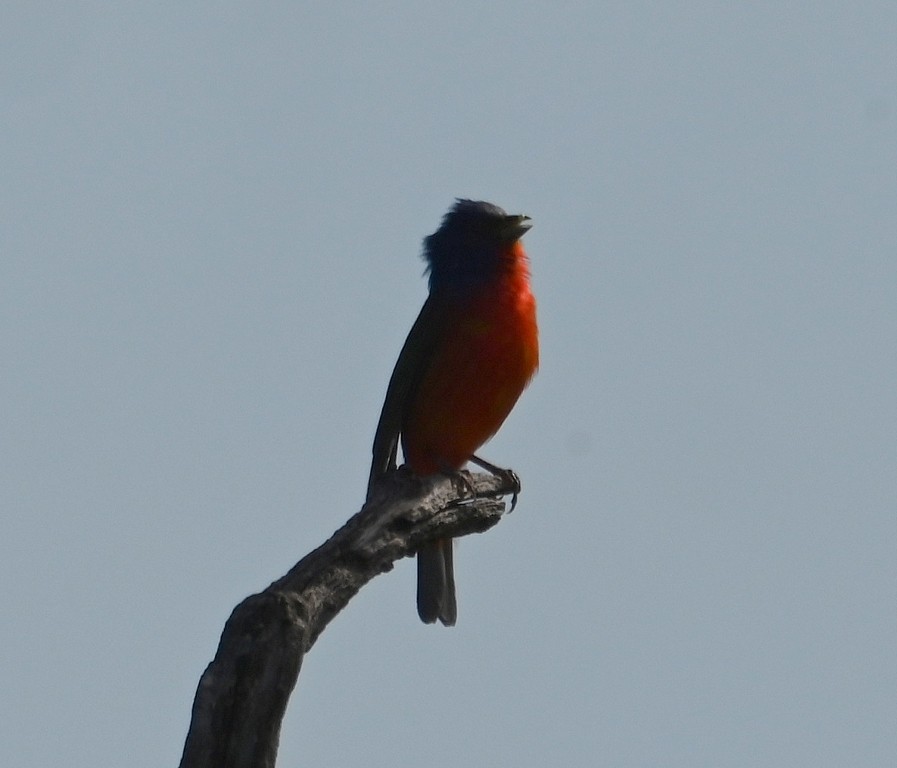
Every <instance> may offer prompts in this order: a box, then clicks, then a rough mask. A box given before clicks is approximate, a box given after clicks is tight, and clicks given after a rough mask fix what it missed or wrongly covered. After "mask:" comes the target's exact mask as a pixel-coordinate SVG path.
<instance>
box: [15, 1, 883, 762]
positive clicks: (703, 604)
mask: <svg viewBox="0 0 897 768" xmlns="http://www.w3.org/2000/svg"><path fill="white" fill-rule="evenodd" d="M0 41H2V43H0V46H2V47H0V57H2V58H0V78H2V80H0V83H2V93H3V107H2V115H3V117H2V130H0V167H2V168H3V176H4V183H3V184H2V185H0V210H2V225H0V253H2V258H0V351H2V359H3V361H4V365H3V369H2V372H0V403H2V409H0V419H2V422H0V430H2V439H0V504H2V509H3V518H2V520H3V522H2V537H0V615H2V616H3V619H2V621H0V648H2V655H0V679H2V681H3V682H2V686H0V765H3V766H9V767H10V768H46V766H54V765H65V766H67V768H87V767H88V766H90V767H91V768H94V767H95V766H102V765H110V766H120V765H127V766H129V767H130V768H143V766H146V767H147V768H149V767H150V766H160V765H172V764H175V763H176V762H177V760H178V759H179V757H180V751H181V748H182V745H183V739H184V735H185V732H186V728H187V724H188V722H189V716H190V705H191V703H192V698H193V693H194V689H195V686H196V683H197V680H198V679H199V675H200V674H201V672H202V670H203V669H204V667H205V665H206V664H207V663H208V661H209V660H210V659H211V658H212V655H213V653H214V650H215V648H216V646H217V642H218V636H219V633H220V631H221V628H222V626H223V624H224V621H225V620H226V618H227V617H228V615H229V612H230V610H231V609H232V607H233V606H234V605H235V604H236V603H237V602H238V601H239V600H240V599H242V598H243V597H244V596H245V595H247V594H249V593H250V592H253V591H257V590H258V589H261V588H263V587H264V586H266V585H267V584H268V583H269V582H270V581H272V580H273V579H275V578H277V577H278V576H280V575H281V574H282V573H283V572H284V571H285V570H286V569H287V568H288V567H289V566H290V565H292V564H293V563H294V562H295V561H296V560H297V559H298V558H299V557H301V556H302V555H304V554H305V553H306V552H307V551H309V550H310V549H311V548H313V547H314V546H316V545H318V544H319V543H320V542H321V541H322V540H323V539H324V538H325V537H326V536H328V535H329V534H330V533H331V532H332V531H333V530H334V529H336V528H337V527H338V526H339V525H340V524H341V523H342V522H343V520H344V519H345V518H347V517H348V516H349V515H350V514H352V513H353V512H355V511H356V510H357V508H358V506H359V505H360V503H361V501H362V497H363V494H364V486H365V481H366V477H367V472H368V459H369V450H370V441H371V437H372V434H373V429H374V426H375V424H376V419H377V416H378V413H379V408H380V404H381V401H382V397H383V394H384V392H385V388H386V383H387V380H388V377H389V373H390V371H391V368H392V365H393V362H394V361H395V358H396V355H397V354H398V351H399V348H400V346H401V344H402V341H403V340H404V337H405V334H406V333H407V331H408V329H409V328H410V326H411V323H412V321H413V320H414V317H415V315H416V313H417V311H418V309H419V307H420V304H421V303H422V301H423V299H424V296H425V291H426V283H425V280H424V278H423V275H422V271H423V264H422V262H421V261H420V260H419V259H418V255H419V253H420V241H421V238H423V237H424V236H425V235H427V234H429V233H430V232H432V231H433V230H434V229H435V227H436V226H437V225H438V223H439V219H440V217H441V216H442V214H443V213H444V211H445V210H446V208H447V207H448V206H449V205H450V204H451V202H452V199H453V198H454V197H456V196H465V197H474V198H484V199H488V200H491V201H493V202H496V203H498V204H499V205H501V206H503V207H505V208H507V209H508V210H509V211H512V212H525V213H528V214H529V215H530V216H532V217H533V219H534V223H535V226H534V228H533V230H532V231H531V232H530V233H529V234H528V235H527V237H526V240H525V242H526V245H527V247H528V249H529V252H530V255H531V258H532V269H533V276H534V285H535V289H536V292H537V296H538V300H539V309H540V320H541V328H542V345H543V352H542V370H541V372H540V374H539V376H538V377H537V379H536V380H535V382H534V383H533V385H532V386H531V388H530V389H529V390H528V391H527V392H526V393H525V395H524V397H523V399H522V400H521V402H520V403H519V405H518V407H517V409H516V410H515V411H514V413H513V414H512V416H511V418H510V419H509V421H508V422H507V424H506V425H505V428H504V429H503V430H502V432H501V433H500V434H499V435H498V436H497V437H496V438H495V439H494V440H493V441H492V443H490V444H489V445H488V446H487V447H486V448H485V449H484V450H483V455H484V456H486V457H488V458H489V459H491V460H492V461H494V462H497V463H499V464H502V465H507V466H512V467H514V468H515V469H516V470H517V471H518V472H519V473H520V475H521V477H522V479H523V485H524V490H523V494H522V496H521V498H520V504H519V507H518V510H517V511H516V512H515V513H514V515H513V516H512V517H511V518H509V519H508V520H507V521H505V522H504V523H502V524H501V525H500V526H499V527H498V528H497V529H495V530H493V531H491V532H490V533H488V534H487V535H485V536H480V537H474V538H470V539H466V540H464V541H463V542H461V544H460V546H459V548H458V554H457V569H458V590H459V603H460V616H459V622H458V626H457V627H456V628H454V629H453V630H446V629H442V628H437V627H426V626H424V625H422V624H420V623H419V622H418V620H417V617H416V613H415V609H414V567H413V563H412V562H411V561H405V562H403V563H400V564H399V565H398V567H397V568H396V569H395V570H394V571H393V572H392V573H390V574H387V575H385V576H383V577H380V578H378V579H376V580H375V582H373V583H372V584H371V585H370V586H368V587H367V588H365V589H364V590H363V591H362V593H361V594H360V595H359V596H358V597H357V598H356V599H355V600H353V601H352V603H351V604H350V606H349V608H348V610H346V611H345V612H344V613H343V614H342V615H341V616H340V617H338V618H337V620H336V621H335V622H334V623H333V625H332V626H331V627H330V628H329V629H328V630H327V632H326V633H325V634H324V635H323V636H322V638H321V639H320V641H319V642H318V644H317V646H316V647H315V648H314V649H313V651H312V652H311V653H310V655H309V656H308V657H307V659H306V661H305V665H304V668H303V673H302V676H301V678H300V682H299V686H298V688H297V690H296V691H295V693H294V695H293V698H292V701H291V704H290V708H289V711H288V715H287V718H286V720H285V723H284V729H283V738H282V749H281V758H280V762H279V765H282V766H298V765H317V766H354V765H391V766H398V767H399V768H403V767H405V766H415V767H417V766H427V768H442V767H443V766H458V765H483V766H514V767H515V768H520V767H521V766H544V765H565V766H571V767H572V766H582V767H583V768H586V767H588V768H594V767H595V766H609V767H610V766H613V768H626V767H629V766H633V767H635V766H675V767H679V766H681V767H682V768H686V767H687V768H694V767H695V766H713V768H720V767H727V766H758V767H762V768H769V766H813V767H814V768H820V766H822V767H825V766H832V767H834V766H838V767H839V768H840V767H842V766H846V765H850V766H893V765H894V764H895V763H897V728H895V722H897V562H895V561H897V397H895V381H897V341H895V339H897V5H895V4H894V3H893V2H890V1H885V0H882V2H859V3H826V2H819V3H805V4H797V3H787V4H786V3H771V2H760V3H710V2H700V3H690V4H683V3H677V4H666V5H662V4H657V3H642V2H627V3H610V4H606V3H586V2H580V3H541V4H539V3H531V4H516V3H509V2H496V3H491V4H484V3H470V2H458V3H451V4H446V3H440V4H436V3H410V2H380V3H368V4H352V3H345V4H336V3H333V4H324V3H320V4H316V5H315V6H314V7H312V5H311V4H304V3H265V4H258V3H256V4H235V3H229V2H225V3H168V2H162V3H142V2H140V3H122V4H112V3H109V4H103V3H78V4H71V3H49V2H48V3H21V2H20V3H12V4H7V6H6V7H5V9H4V11H3V12H2V17H0Z"/></svg>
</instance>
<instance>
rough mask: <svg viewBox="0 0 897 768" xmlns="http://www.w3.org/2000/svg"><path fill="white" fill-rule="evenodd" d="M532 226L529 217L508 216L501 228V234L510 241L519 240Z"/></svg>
mask: <svg viewBox="0 0 897 768" xmlns="http://www.w3.org/2000/svg"><path fill="white" fill-rule="evenodd" d="M532 225H533V220H532V219H531V218H530V217H529V216H523V215H520V216H508V217H507V218H506V219H505V223H504V225H503V227H502V234H503V235H504V236H505V237H506V238H507V239H508V240H510V241H512V242H513V241H514V240H519V239H520V238H521V237H523V236H524V235H525V234H526V232H527V230H529V228H530V227H531V226H532Z"/></svg>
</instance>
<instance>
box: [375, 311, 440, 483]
mask: <svg viewBox="0 0 897 768" xmlns="http://www.w3.org/2000/svg"><path fill="white" fill-rule="evenodd" d="M439 315H440V311H439V308H438V305H437V303H436V302H434V301H433V297H432V296H429V297H427V300H426V301H425V302H424V306H423V307H422V308H421V311H420V314H419V315H418V316H417V320H415V321H414V325H413V326H411V331H409V333H408V338H407V339H405V344H404V346H403V347H402V351H401V352H400V353H399V359H398V361H397V362H396V367H395V368H394V369H393V372H392V376H391V377H390V379H389V387H387V389H386V400H385V401H384V402H383V410H382V411H380V422H379V423H378V424H377V432H376V433H375V434H374V447H373V449H372V453H373V461H372V462H371V475H370V478H369V479H368V498H370V495H371V489H372V488H373V486H374V483H376V481H377V480H378V479H379V478H381V477H382V476H383V475H385V474H386V473H387V472H389V471H390V470H393V469H395V468H396V456H397V454H398V450H399V434H400V433H401V431H402V421H403V419H404V416H405V411H406V408H407V406H408V402H409V400H410V399H411V397H412V396H413V394H414V390H415V389H416V388H417V385H418V384H419V383H420V380H421V377H422V376H423V374H424V371H426V369H427V365H428V364H429V362H430V360H431V359H432V357H433V349H434V348H435V347H436V345H437V343H438V341H439V335H440V332H441V329H442V323H441V322H440V317H439Z"/></svg>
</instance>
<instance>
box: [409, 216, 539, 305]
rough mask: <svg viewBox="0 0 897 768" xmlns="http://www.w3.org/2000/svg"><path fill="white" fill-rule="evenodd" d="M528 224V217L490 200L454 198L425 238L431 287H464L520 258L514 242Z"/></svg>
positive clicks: (519, 250)
mask: <svg viewBox="0 0 897 768" xmlns="http://www.w3.org/2000/svg"><path fill="white" fill-rule="evenodd" d="M531 226H532V221H531V219H530V217H529V216H522V215H508V214H507V213H505V211H504V210H502V209H501V208H499V207H498V206H497V205H493V204H492V203H486V202H483V201H480V200H460V199H459V200H457V201H456V202H455V205H454V206H452V208H450V209H449V212H448V213H446V214H445V216H444V217H443V219H442V224H441V225H440V227H439V229H437V230H436V231H435V232H434V233H433V234H432V235H430V236H429V237H427V238H426V239H425V240H424V258H425V259H426V261H427V265H428V267H427V268H428V271H429V273H430V290H431V291H443V290H449V291H450V290H452V289H455V288H457V289H464V288H465V287H468V286H471V285H476V284H477V283H479V282H482V281H484V280H488V279H490V278H492V277H495V276H496V275H497V274H500V272H501V271H502V269H503V268H506V267H508V266H513V262H514V261H515V260H517V259H519V258H521V257H523V250H522V248H519V247H518V246H517V241H518V240H519V239H520V238H521V237H522V236H523V235H524V234H525V233H526V232H527V230H528V229H529V228H530V227H531Z"/></svg>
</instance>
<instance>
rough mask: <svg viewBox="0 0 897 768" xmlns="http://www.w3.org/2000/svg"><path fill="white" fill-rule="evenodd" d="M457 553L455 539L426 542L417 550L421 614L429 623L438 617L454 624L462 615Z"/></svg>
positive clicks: (419, 609) (450, 624)
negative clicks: (453, 544)
mask: <svg viewBox="0 0 897 768" xmlns="http://www.w3.org/2000/svg"><path fill="white" fill-rule="evenodd" d="M453 556H454V553H453V551H452V540H451V539H441V540H439V541H434V542H432V543H431V544H425V545H424V546H423V547H421V548H420V549H419V550H418V552H417V614H418V616H420V618H421V621H423V622H424V623H426V624H432V623H433V622H435V621H436V620H437V619H438V620H439V621H441V622H442V623H443V624H444V625H445V626H447V627H451V626H454V624H455V621H457V619H458V605H457V602H456V600H455V566H454V560H453Z"/></svg>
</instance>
